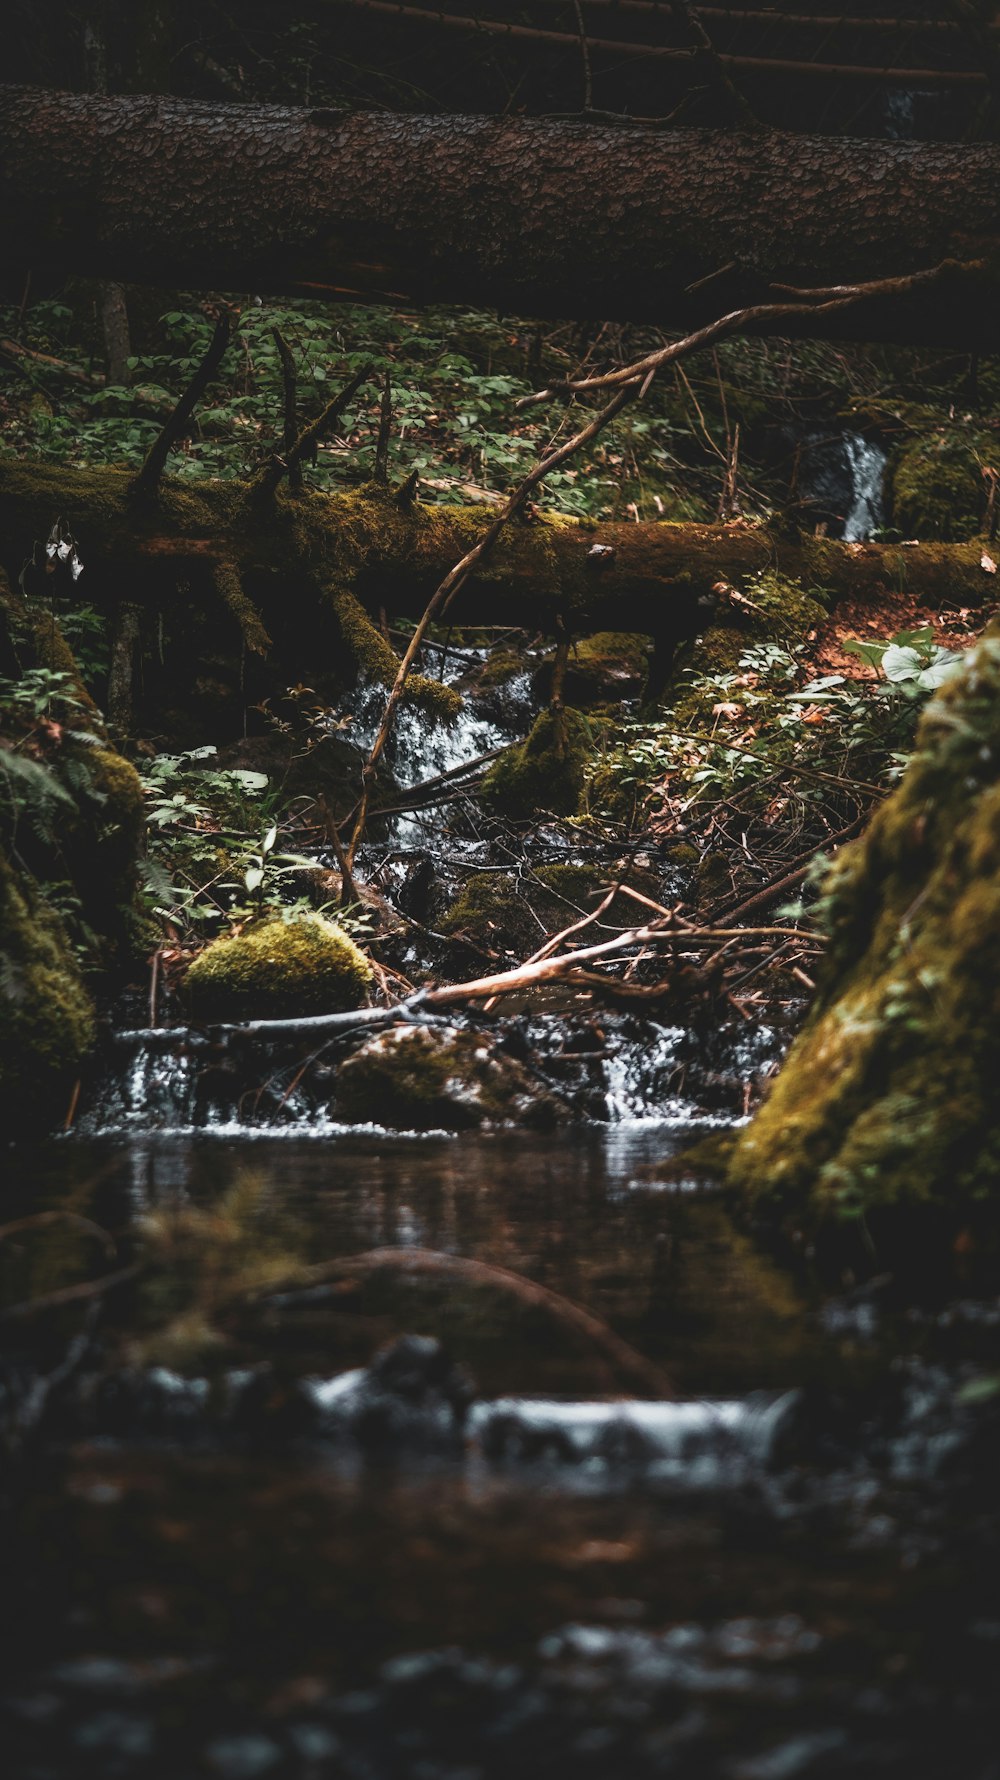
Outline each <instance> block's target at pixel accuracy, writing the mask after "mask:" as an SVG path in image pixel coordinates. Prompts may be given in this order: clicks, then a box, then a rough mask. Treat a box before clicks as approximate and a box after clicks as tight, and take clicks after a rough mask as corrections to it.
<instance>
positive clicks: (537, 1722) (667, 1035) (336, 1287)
mask: <svg viewBox="0 0 1000 1780" xmlns="http://www.w3.org/2000/svg"><path fill="white" fill-rule="evenodd" d="M856 443H857V447H858V449H857V452H856V454H855V457H854V458H852V459H851V465H852V474H853V476H854V483H853V486H854V490H855V502H854V505H853V506H852V507H851V510H850V515H849V516H848V524H849V525H852V524H855V525H857V526H858V527H859V528H860V529H859V530H857V531H856V533H854V534H852V535H858V536H860V535H863V531H864V530H865V529H870V528H869V527H868V521H866V519H865V517H864V513H867V514H868V517H869V520H874V517H875V513H876V510H877V509H876V505H875V503H876V501H877V482H878V477H879V465H878V462H877V459H876V457H875V456H873V455H871V453H872V450H873V448H870V447H867V446H864V443H863V441H860V440H858V441H857V442H856ZM866 453H867V454H868V455H866ZM862 509H863V511H862ZM447 669H448V672H449V673H450V674H453V673H455V672H456V671H461V667H460V664H455V663H452V664H447ZM371 716H372V713H371V712H368V713H367V715H366V711H365V708H364V706H363V705H361V706H359V710H358V712H357V723H358V728H359V733H360V731H361V730H362V729H363V728H364V725H365V723H366V721H369V720H370V719H371ZM529 721H530V699H529V689H528V686H527V683H526V682H524V683H516V684H515V685H514V686H513V687H512V688H509V689H505V690H504V693H503V696H502V697H500V698H498V699H497V701H496V703H495V705H494V706H493V707H492V708H490V707H488V706H486V705H484V704H482V703H480V704H479V705H478V706H473V708H472V709H471V711H470V712H469V713H467V714H466V715H464V716H463V717H462V718H461V719H460V720H459V723H458V724H457V725H456V726H455V727H454V728H453V729H452V730H444V731H441V732H438V733H437V734H436V735H434V736H432V737H428V735H427V732H426V729H424V728H423V727H422V726H421V725H420V724H419V722H417V720H415V719H414V720H412V721H411V720H410V719H407V720H406V721H405V722H404V724H403V727H402V729H401V732H400V735H399V736H398V738H397V741H396V744H395V748H394V758H393V763H392V764H393V770H394V773H395V775H396V779H397V783H399V784H400V785H409V784H414V783H416V782H420V781H423V780H424V779H426V778H428V777H431V776H433V775H434V774H435V773H440V772H444V771H447V770H448V769H449V768H450V767H451V766H452V765H457V764H459V763H461V762H463V761H465V760H467V759H468V758H470V757H471V756H473V755H475V754H477V753H485V752H486V751H487V750H489V749H490V748H492V747H494V746H496V745H498V744H499V743H500V742H502V741H505V740H507V739H508V738H509V737H510V736H511V735H512V734H517V733H523V732H524V730H525V729H526V728H527V726H528V722H529ZM426 820H427V819H426V818H425V817H423V816H417V815H413V816H403V817H401V818H398V819H397V823H396V826H395V828H394V830H393V831H392V832H391V835H390V840H389V843H388V845H389V847H390V851H391V854H392V856H393V857H394V858H395V859H396V861H397V862H398V867H399V870H400V872H401V873H402V872H405V870H406V869H407V868H408V863H409V862H410V860H411V859H412V857H413V856H414V855H415V853H419V850H420V849H421V848H426V847H428V846H431V847H434V848H435V859H434V863H435V867H436V869H437V870H438V871H439V872H446V871H447V870H449V869H451V867H450V866H449V860H448V858H446V857H445V856H444V849H443V846H442V843H441V841H440V838H439V837H440V833H441V830H440V825H439V824H438V823H437V822H436V821H435V822H432V823H431V825H430V827H429V828H427V829H425V828H424V827H423V826H422V824H424V823H425V821H426ZM435 836H436V837H438V838H437V839H435ZM504 844H506V843H504ZM532 845H533V847H534V849H535V853H536V854H539V853H544V852H545V849H546V848H547V847H549V846H550V845H551V847H552V848H553V849H555V856H557V857H567V856H570V857H572V856H574V854H573V849H574V848H578V847H579V841H578V840H577V839H574V838H573V837H572V836H570V837H569V851H568V852H567V838H566V835H565V834H564V833H560V834H557V833H556V832H555V830H553V831H552V833H551V835H550V834H548V832H547V831H546V830H541V831H539V833H538V834H536V835H535V836H534V839H533V842H532ZM447 846H448V851H449V854H454V861H453V866H454V869H455V871H456V872H457V874H458V875H457V880H456V881H458V882H460V881H461V879H462V872H463V871H464V872H465V873H466V874H467V873H468V871H469V870H471V869H479V868H480V865H481V864H485V865H486V866H487V867H489V866H492V868H494V869H500V868H502V867H504V868H507V869H509V860H508V855H507V854H505V853H504V852H503V845H502V844H501V843H498V842H495V841H493V842H491V841H485V842H484V841H482V840H481V839H480V838H479V835H478V833H477V829H476V825H475V820H474V817H470V819H469V820H468V821H467V822H466V823H465V824H464V825H463V824H462V823H461V822H460V823H458V824H457V825H453V828H452V831H451V833H450V834H449V836H448V842H447ZM498 846H499V848H500V851H499V852H498V853H496V855H495V854H494V851H491V847H492V848H493V849H496V848H497V847H498ZM667 893H668V892H667V890H666V889H664V892H663V894H664V895H666V894H667ZM792 1012H793V1013H794V1010H792ZM143 1017H144V1014H143V1012H142V1011H141V1010H139V1009H138V1008H132V1009H130V1010H126V1012H125V1017H124V1019H123V1021H122V1022H121V1024H120V1027H119V1031H118V1033H117V1036H111V1035H109V1037H108V1039H107V1042H106V1044H105V1048H104V1051H103V1054H102V1056H101V1058H100V1062H99V1067H98V1068H97V1070H96V1071H95V1072H94V1075H93V1077H92V1079H91V1080H90V1081H88V1082H87V1084H86V1085H85V1089H84V1092H83V1094H82V1096H81V1101H80V1106H79V1108H78V1110H77V1116H76V1121H75V1126H74V1130H73V1133H72V1134H71V1135H69V1136H66V1137H64V1138H62V1139H60V1140H56V1141H52V1142H50V1143H48V1144H45V1145H40V1146H37V1145H36V1146H31V1147H28V1146H25V1147H23V1148H20V1149H14V1150H12V1151H9V1152H8V1154H7V1156H6V1158H5V1160H6V1164H7V1166H6V1169H5V1173H4V1183H3V1188H2V1194H0V1224H2V1225H3V1226H4V1229H3V1230H0V1308H2V1306H7V1307H8V1311H10V1310H11V1309H12V1310H13V1312H14V1314H13V1315H12V1316H11V1315H10V1314H8V1315H7V1316H6V1318H5V1320H4V1321H3V1322H2V1323H0V1330H2V1332H3V1337H4V1350H3V1359H2V1363H0V1436H2V1440H3V1457H4V1469H3V1481H2V1486H0V1550H2V1562H3V1576H4V1597H3V1599H4V1621H5V1624H6V1627H7V1629H8V1632H9V1633H11V1634H12V1636H11V1637H10V1639H9V1648H8V1653H7V1656H6V1660H5V1663H4V1665H3V1667H2V1669H0V1747H2V1748H3V1749H4V1756H5V1759H4V1767H3V1770H2V1771H3V1774H4V1776H5V1777H6V1776H8V1775H10V1776H13V1777H14V1780H105V1777H107V1780H116V1777H121V1780H133V1777H134V1780H257V1777H271V1780H327V1777H329V1780H339V1777H341V1776H343V1777H345V1780H512V1777H514V1776H517V1780H534V1777H536V1776H537V1780H555V1777H557V1776H562V1775H563V1774H564V1773H566V1774H572V1775H573V1776H579V1777H581V1780H645V1777H646V1776H659V1775H667V1776H681V1777H683V1780H714V1777H715V1776H718V1777H719V1780H797V1777H798V1776H804V1777H806V1780H811V1777H813V1776H815V1780H825V1777H836V1776H845V1775H854V1776H858V1777H859V1780H867V1777H868V1776H899V1777H900V1780H902V1777H903V1776H905V1777H906V1780H914V1777H915V1776H916V1777H920V1776H924V1775H926V1776H940V1777H941V1780H945V1777H946V1776H947V1777H948V1780H952V1777H955V1780H959V1777H960V1780H997V1776H998V1775H1000V1764H998V1760H997V1755H996V1750H997V1746H998V1731H1000V1722H998V1713H997V1709H996V1705H995V1694H996V1681H997V1669H998V1657H1000V1608H998V1595H997V1581H998V1577H997V1568H998V1566H997V1491H996V1475H997V1462H998V1460H1000V1389H998V1386H1000V1298H997V1296H996V1295H995V1282H992V1284H991V1283H990V1282H985V1283H984V1282H983V1281H981V1280H975V1281H973V1280H972V1279H971V1278H970V1279H968V1280H966V1281H964V1282H961V1281H960V1282H959V1284H958V1285H956V1286H955V1287H954V1288H953V1290H952V1291H951V1293H950V1295H946V1296H941V1297H939V1298H938V1299H936V1300H934V1301H930V1302H921V1303H919V1304H917V1305H914V1304H913V1303H912V1302H909V1301H908V1300H907V1299H906V1298H905V1297H903V1296H902V1295H901V1294H900V1293H899V1292H898V1291H897V1288H896V1286H895V1284H894V1282H893V1281H891V1280H888V1279H878V1278H876V1279H875V1280H874V1281H873V1282H872V1283H871V1284H869V1285H856V1286H852V1284H851V1282H850V1281H844V1280H841V1281H840V1282H839V1283H838V1295H836V1296H834V1297H832V1298H831V1297H830V1296H829V1292H828V1291H827V1292H826V1293H824V1292H823V1291H821V1290H820V1282H818V1281H816V1280H815V1279H814V1278H813V1276H812V1270H811V1260H810V1256H809V1255H808V1253H805V1252H801V1253H798V1254H797V1255H793V1256H791V1257H790V1256H789V1255H787V1254H786V1255H785V1256H784V1261H785V1262H786V1263H788V1262H789V1261H791V1263H792V1265H791V1266H788V1265H786V1266H784V1267H782V1268H779V1267H778V1265H777V1264H775V1263H773V1262H772V1261H771V1260H769V1259H768V1258H767V1256H766V1255H765V1254H764V1253H763V1252H762V1251H761V1249H760V1248H759V1247H758V1246H757V1245H755V1243H754V1242H753V1240H752V1233H751V1232H750V1231H749V1230H748V1229H747V1228H746V1227H745V1226H744V1225H742V1224H737V1223H734V1221H733V1219H732V1217H731V1215H730V1210H729V1208H728V1207H727V1205H726V1204H725V1202H724V1200H723V1199H722V1198H721V1197H720V1196H719V1195H718V1194H717V1193H716V1192H715V1191H714V1190H713V1189H711V1188H710V1187H709V1186H708V1185H707V1184H706V1183H705V1181H704V1180H702V1179H701V1178H700V1176H699V1174H698V1171H697V1167H696V1166H694V1165H692V1164H690V1163H680V1164H678V1165H676V1166H671V1165H670V1164H671V1158H672V1157H674V1156H675V1155H676V1154H677V1153H678V1152H680V1151H683V1150H685V1149H686V1148H688V1147H689V1146H690V1145H691V1144H692V1143H693V1142H695V1140H697V1139H698V1138H699V1137H703V1136H705V1135H707V1134H710V1133H712V1132H714V1131H717V1130H718V1128H719V1126H720V1125H726V1124H730V1123H732V1122H733V1121H734V1120H735V1119H737V1118H739V1117H740V1116H742V1113H743V1109H744V1107H745V1105H746V1104H748V1103H749V1102H750V1101H751V1100H752V1098H753V1096H754V1094H755V1093H756V1092H757V1090H758V1089H759V1087H760V1085H761V1083H762V1080H763V1078H764V1077H765V1076H766V1074H767V1073H768V1072H769V1071H770V1070H771V1069H772V1068H773V1067H774V1065H775V1063H776V1062H777V1060H778V1059H779V1058H780V1055H781V1052H782V1049H783V1047H784V1044H785V1042H786V1037H787V1035H786V1034H785V1033H784V1032H782V1031H781V1030H778V1029H777V1028H776V1027H770V1026H765V1025H751V1024H745V1023H744V1022H743V1021H741V1020H739V1019H737V1018H736V1017H735V1016H733V1020H732V1023H731V1025H730V1026H728V1027H727V1026H725V1025H719V1024H718V1023H717V1022H716V1021H714V1020H713V1022H712V1023H711V1024H707V1023H706V1021H705V1020H704V1019H703V1020H702V1024H701V1026H700V1027H698V1026H696V1025H694V1024H688V1025H681V1024H677V1023H667V1022H666V1021H662V1020H657V1019H653V1018H641V1019H640V1018H637V1017H634V1016H629V1017H624V1016H620V1015H611V1014H607V1013H603V1012H602V1013H600V1014H599V1015H598V1014H595V1011H594V1009H593V1007H591V1006H590V1005H589V1004H588V1003H584V1002H580V1003H579V1005H578V1004H577V1002H576V1001H575V1000H574V998H573V996H572V995H567V994H565V993H563V995H562V997H561V999H560V998H559V997H558V996H556V997H555V998H554V999H553V1002H552V1005H551V1006H548V1007H545V1006H542V1007H540V1006H539V1005H538V1004H536V1005H534V1006H532V1007H531V1008H527V1007H525V1008H523V1009H522V1010H520V1011H516V1010H515V1011H508V1012H506V1013H505V1015H504V1017H503V1019H500V1018H499V1017H497V1018H494V1019H492V1021H491V1020H490V1019H487V1018H486V1017H483V1016H476V1018H475V1019H474V1020H471V1021H469V1022H468V1023H469V1024H470V1025H471V1026H472V1028H473V1029H474V1030H481V1031H482V1032H483V1034H484V1037H485V1038H486V1039H487V1040H488V1041H489V1042H491V1043H497V1044H498V1045H500V1046H502V1047H506V1048H507V1052H508V1054H509V1055H511V1056H514V1057H516V1058H519V1059H528V1060H530V1063H531V1067H532V1069H533V1070H535V1071H536V1072H537V1074H538V1076H539V1077H540V1079H541V1080H542V1082H543V1083H544V1084H545V1085H546V1087H547V1088H548V1089H550V1090H552V1091H554V1092H557V1093H558V1095H559V1097H560V1104H561V1105H562V1106H563V1107H564V1109H565V1112H566V1116H565V1118H564V1120H563V1123H562V1124H561V1125H560V1126H558V1127H557V1128H556V1129H555V1130H554V1131H552V1132H549V1133H537V1132H533V1133H529V1132H527V1131H521V1130H495V1131H492V1132H478V1131H477V1132H464V1133H461V1134H454V1133H452V1134H449V1133H445V1132H434V1131H431V1132H424V1133H421V1134H416V1133H406V1132H399V1131H387V1130H380V1129H375V1128H352V1127H349V1126H345V1125H344V1124H342V1123H339V1122H338V1120H337V1118H336V1116H335V1110H331V1096H332V1094H333V1093H334V1091H335V1081H336V1071H337V1067H338V1065H339V1062H340V1060H341V1058H342V1056H343V1055H344V1046H343V1045H342V1044H341V1043H340V1041H339V1040H338V1042H337V1043H336V1044H329V1045H325V1046H321V1047H319V1048H318V1049H317V1050H316V1051H315V1052H313V1054H312V1055H311V1057H310V1054H309V1049H308V1046H307V1045H304V1044H303V1043H301V1042H298V1043H294V1042H291V1041H289V1042H288V1043H287V1044H280V1043H277V1042H273V1041H272V1042H269V1043H268V1046H267V1048H266V1049H265V1048H264V1047H263V1046H262V1043H261V1041H260V1040H259V1039H252V1038H248V1037H247V1036H246V1035H243V1036H242V1037H241V1035H239V1034H238V1033H236V1034H234V1033H230V1034H228V1035H224V1034H221V1033H219V1032H215V1033H213V1032H205V1033H197V1032H191V1033H188V1032H184V1031H180V1032H179V1033H173V1034H171V1033H167V1034H164V1033H162V1032H158V1033H153V1034H150V1033H148V1032H144V1031H143V1030H141V1027H142V1020H143ZM129 1025H130V1026H132V1027H133V1028H136V1030H135V1031H133V1032H132V1034H131V1035H129V1034H128V1033H127V1032H125V1031H123V1030H122V1029H121V1027H122V1026H129ZM356 1042H357V1035H355V1036H354V1038H352V1039H350V1040H348V1041H346V1043H347V1044H348V1045H350V1044H352V1043H356ZM306 1061H308V1062H309V1067H307V1068H305V1069H303V1064H304V1063H305V1062H306ZM40 1214H41V1215H40ZM21 1219H26V1220H29V1221H28V1222H26V1223H20V1222H19V1220H21ZM402 1251H405V1254H404V1253H403V1252H402ZM137 1259H138V1260H140V1261H141V1262H142V1265H141V1267H139V1268H138V1269H136V1268H134V1267H133V1262H134V1261H135V1260H137ZM109 1272H110V1273H113V1274H117V1273H121V1274H122V1278H121V1280H120V1281H119V1283H118V1285H117V1286H116V1287H115V1288H114V1289H113V1290H111V1291H108V1292H107V1293H106V1294H102V1295H101V1296H99V1297H88V1296H87V1290H88V1282H91V1281H93V1280H94V1279H95V1277H97V1276H98V1275H102V1274H107V1273H109ZM825 1284H826V1285H827V1286H829V1281H826V1282H825ZM39 1299H41V1300H44V1301H45V1303H46V1305H47V1308H46V1309H44V1310H43V1311H41V1312H38V1313H35V1314H21V1313H20V1312H19V1311H18V1306H19V1305H23V1304H24V1303H25V1302H26V1301H36V1300H39Z"/></svg>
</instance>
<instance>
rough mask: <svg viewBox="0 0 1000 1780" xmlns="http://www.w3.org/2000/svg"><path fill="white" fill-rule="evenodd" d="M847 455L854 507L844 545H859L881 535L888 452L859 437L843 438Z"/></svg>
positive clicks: (845, 533) (845, 526)
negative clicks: (873, 534) (876, 534)
mask: <svg viewBox="0 0 1000 1780" xmlns="http://www.w3.org/2000/svg"><path fill="white" fill-rule="evenodd" d="M844 452H845V455H846V457H847V463H848V468H849V470H850V474H851V504H850V507H849V508H848V511H847V517H846V519H845V520H844V541H845V543H857V542H858V540H859V539H862V538H870V537H871V535H872V532H875V531H878V529H879V527H880V525H881V524H882V521H883V518H884V511H883V506H882V487H883V482H884V478H885V463H886V458H885V452H884V451H883V450H882V448H881V446H880V445H873V444H871V442H870V440H868V439H863V438H862V437H861V435H860V433H845V434H844Z"/></svg>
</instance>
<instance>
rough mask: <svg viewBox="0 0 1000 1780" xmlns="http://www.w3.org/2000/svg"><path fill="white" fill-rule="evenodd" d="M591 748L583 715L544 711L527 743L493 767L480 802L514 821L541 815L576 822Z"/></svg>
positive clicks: (485, 781)
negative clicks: (575, 818)
mask: <svg viewBox="0 0 1000 1780" xmlns="http://www.w3.org/2000/svg"><path fill="white" fill-rule="evenodd" d="M593 748H594V738H593V730H592V728H591V726H590V724H589V723H588V722H587V719H586V718H585V717H584V716H583V715H582V713H581V712H579V711H574V710H569V709H567V710H565V711H543V712H542V714H541V716H540V717H538V718H536V720H535V723H534V725H533V727H532V729H531V731H530V733H529V735H528V736H527V737H526V739H525V740H524V741H523V742H519V743H518V744H517V745H516V746H515V747H513V748H508V749H506V750H505V752H504V753H503V754H501V755H500V758H499V760H495V761H494V762H493V765H492V766H491V767H490V770H489V772H488V773H487V774H486V777H485V778H484V780H483V783H482V789H481V792H480V795H481V797H482V801H483V803H484V804H485V806H486V808H487V809H488V810H493V811H495V813H496V814H497V815H498V816H509V817H511V818H512V819H513V820H514V821H526V820H527V819H528V818H530V817H531V816H533V815H535V814H536V813H537V812H538V811H541V810H544V811H546V812H547V813H548V814H550V815H553V816H573V815H575V814H576V812H577V810H578V809H579V806H580V798H581V794H582V792H583V781H584V774H585V771H586V767H587V762H588V760H589V759H590V756H591V754H592V752H593Z"/></svg>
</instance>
